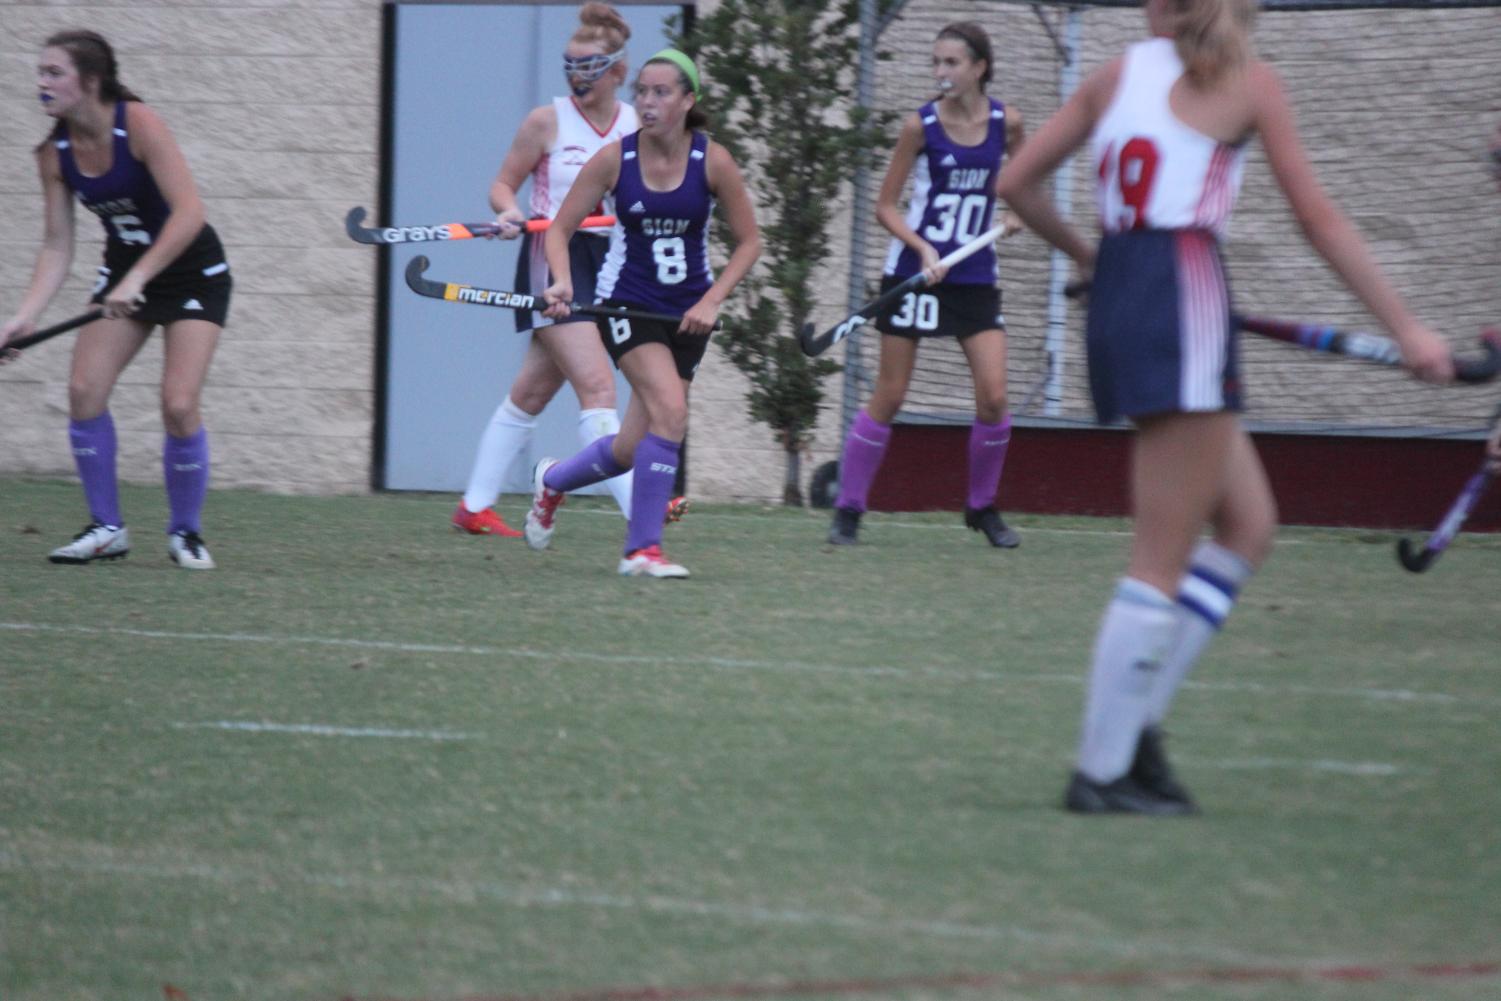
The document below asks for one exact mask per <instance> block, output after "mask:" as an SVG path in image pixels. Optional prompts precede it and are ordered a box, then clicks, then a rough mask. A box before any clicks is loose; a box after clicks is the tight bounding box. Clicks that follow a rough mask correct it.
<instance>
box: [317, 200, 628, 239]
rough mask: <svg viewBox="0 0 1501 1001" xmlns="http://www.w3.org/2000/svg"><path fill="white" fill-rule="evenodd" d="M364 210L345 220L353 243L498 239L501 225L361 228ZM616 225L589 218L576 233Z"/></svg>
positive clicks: (540, 222)
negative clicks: (486, 237) (477, 238)
mask: <svg viewBox="0 0 1501 1001" xmlns="http://www.w3.org/2000/svg"><path fill="white" fill-rule="evenodd" d="M364 221H365V210H364V209H363V208H361V207H359V206H356V207H354V208H352V209H350V210H349V214H348V215H346V216H345V217H344V231H345V232H346V233H348V234H349V238H350V239H351V240H353V241H355V242H356V243H370V244H381V243H431V242H432V241H434V240H473V239H475V238H476V237H481V236H499V235H500V223H498V222H495V221H494V220H493V219H492V220H491V221H490V222H440V223H437V224H436V225H433V226H376V227H373V228H372V227H369V226H362V225H360V224H361V223H362V222H364ZM551 225H552V220H551V219H528V220H527V221H526V222H524V223H522V224H521V228H522V229H523V230H525V231H526V232H528V233H542V232H545V231H546V230H547V228H548V227H549V226H551ZM614 225H615V217H614V216H612V215H592V216H589V217H588V218H587V219H585V220H584V221H583V222H581V223H579V229H609V228H610V227H611V226H614Z"/></svg>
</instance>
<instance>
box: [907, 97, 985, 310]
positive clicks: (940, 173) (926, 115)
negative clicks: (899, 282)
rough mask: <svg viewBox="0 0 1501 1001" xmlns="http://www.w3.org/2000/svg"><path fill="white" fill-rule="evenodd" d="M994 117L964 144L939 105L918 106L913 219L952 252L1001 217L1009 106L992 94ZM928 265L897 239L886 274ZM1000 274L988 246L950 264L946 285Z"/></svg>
mask: <svg viewBox="0 0 1501 1001" xmlns="http://www.w3.org/2000/svg"><path fill="white" fill-rule="evenodd" d="M989 100H990V123H989V126H988V127H987V128H986V130H985V138H984V139H983V140H982V141H981V142H980V143H979V145H976V146H961V145H959V144H958V143H956V142H954V141H953V140H952V139H950V138H949V135H948V133H947V132H945V131H943V123H942V122H940V121H939V120H938V106H937V105H936V104H935V103H933V102H929V103H927V104H925V105H923V106H922V107H921V108H920V109H918V112H917V115H918V118H920V119H921V120H922V131H923V148H922V149H921V150H920V151H919V152H918V154H917V163H916V165H915V167H914V169H913V173H912V200H911V201H910V202H909V203H908V204H907V225H908V226H910V227H912V230H913V231H914V232H916V233H917V235H918V236H920V237H922V238H923V239H924V240H927V241H928V242H929V243H930V244H932V245H933V249H934V250H936V251H938V256H939V257H947V256H948V255H949V254H951V253H953V252H954V251H956V250H958V249H959V248H960V247H962V246H964V245H965V244H966V243H970V242H971V241H973V240H974V239H975V238H976V237H978V236H980V235H982V234H983V233H984V232H985V231H986V230H988V229H990V228H991V226H992V225H993V223H992V222H991V220H992V219H994V218H995V179H996V175H997V174H998V173H1000V169H1001V157H1002V156H1003V155H1004V154H1005V152H1006V108H1005V105H1003V104H1001V102H1000V101H997V100H996V99H995V98H990V99H989ZM921 270H922V260H921V259H920V258H919V257H918V256H917V251H915V250H913V249H912V248H911V247H909V246H907V245H906V244H905V243H903V242H902V241H901V240H895V239H893V240H892V241H891V250H890V252H889V253H888V254H887V255H886V274H888V275H894V276H895V277H898V278H910V277H912V276H913V275H915V274H917V273H918V272H919V271H921ZM995 280H996V257H995V248H994V247H986V248H985V249H984V250H982V251H980V252H979V253H977V254H975V255H973V256H971V257H969V258H966V259H965V260H963V261H960V262H959V263H958V264H956V265H954V266H953V267H952V268H950V269H949V272H948V275H947V276H946V277H945V278H944V279H943V283H944V284H945V285H990V284H994V282H995Z"/></svg>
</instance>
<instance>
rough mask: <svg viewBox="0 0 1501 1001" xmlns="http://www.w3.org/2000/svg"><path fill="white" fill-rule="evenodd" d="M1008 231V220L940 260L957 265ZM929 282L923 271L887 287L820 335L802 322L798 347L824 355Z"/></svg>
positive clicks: (807, 353)
mask: <svg viewBox="0 0 1501 1001" xmlns="http://www.w3.org/2000/svg"><path fill="white" fill-rule="evenodd" d="M1005 232H1006V224H1005V223H1002V224H1001V225H999V226H995V227H993V228H991V229H988V230H986V231H985V232H984V233H981V234H980V235H979V236H977V237H975V238H974V239H973V240H971V241H970V242H968V243H966V244H965V245H964V246H962V247H960V248H959V249H958V250H956V251H954V252H953V253H951V254H949V256H947V257H945V258H943V259H942V260H940V261H939V262H938V263H939V264H941V265H943V266H944V267H945V268H952V267H953V266H954V265H955V264H958V263H959V262H960V261H962V260H964V259H965V258H968V257H973V256H974V255H975V254H978V253H979V252H980V251H982V250H984V249H985V248H986V247H988V246H990V245H991V244H992V243H994V242H995V241H996V240H998V239H999V238H1000V237H1001V236H1002V235H1003V234H1004V233H1005ZM927 284H928V279H927V277H926V276H925V275H924V274H923V272H921V271H919V272H918V273H917V274H915V275H913V276H912V277H911V278H908V279H907V280H906V281H904V282H902V283H901V284H900V285H897V286H896V287H894V288H890V289H887V290H886V292H885V293H883V294H882V295H880V296H878V297H877V298H875V299H872V300H871V301H870V302H867V303H866V304H865V305H863V306H861V307H860V308H859V309H857V310H855V312H854V313H852V314H850V315H849V316H847V317H845V318H844V319H843V320H841V321H839V322H838V323H836V324H834V326H832V327H830V328H829V329H828V330H825V331H824V332H823V333H821V334H814V333H813V324H811V323H805V324H804V325H803V329H802V330H800V331H798V334H797V343H798V346H799V347H801V348H802V349H803V354H805V355H807V356H808V357H809V358H816V357H818V356H819V355H821V354H823V353H824V352H825V351H827V350H829V348H831V347H833V346H834V345H836V344H838V343H839V342H840V341H842V340H844V339H845V338H846V337H848V336H849V335H850V334H852V333H853V332H854V331H855V330H857V329H858V328H860V327H861V326H863V325H864V324H865V322H866V321H867V320H869V319H870V318H871V317H872V316H874V315H876V314H877V313H879V312H880V311H881V310H882V308H884V307H885V306H888V305H890V304H891V303H893V302H895V301H896V300H898V299H900V298H901V297H902V296H904V295H906V294H907V293H908V292H913V291H916V290H917V289H920V288H923V287H924V286H926V285H927Z"/></svg>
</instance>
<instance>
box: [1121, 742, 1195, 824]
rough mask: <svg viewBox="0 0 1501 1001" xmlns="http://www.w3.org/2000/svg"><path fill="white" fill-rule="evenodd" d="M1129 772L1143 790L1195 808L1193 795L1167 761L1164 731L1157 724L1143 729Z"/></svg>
mask: <svg viewBox="0 0 1501 1001" xmlns="http://www.w3.org/2000/svg"><path fill="white" fill-rule="evenodd" d="M1126 774H1127V775H1129V776H1130V777H1131V780H1132V781H1133V782H1135V783H1136V784H1137V785H1139V786H1141V787H1142V788H1143V789H1146V790H1148V791H1149V792H1153V793H1156V794H1157V795H1158V796H1160V797H1162V798H1163V799H1167V800H1172V801H1173V802H1174V803H1182V804H1183V805H1184V806H1187V807H1189V808H1190V809H1194V801H1193V797H1192V796H1190V795H1189V794H1188V790H1187V789H1185V788H1183V783H1181V782H1179V781H1178V779H1177V776H1175V775H1174V774H1173V766H1172V765H1170V764H1168V762H1167V754H1166V752H1164V751H1163V749H1162V731H1161V730H1159V729H1158V728H1157V727H1155V726H1149V727H1147V728H1146V729H1145V730H1143V731H1141V736H1140V737H1138V738H1137V740H1136V757H1134V758H1132V759H1131V770H1130V771H1129V772H1127V773H1126Z"/></svg>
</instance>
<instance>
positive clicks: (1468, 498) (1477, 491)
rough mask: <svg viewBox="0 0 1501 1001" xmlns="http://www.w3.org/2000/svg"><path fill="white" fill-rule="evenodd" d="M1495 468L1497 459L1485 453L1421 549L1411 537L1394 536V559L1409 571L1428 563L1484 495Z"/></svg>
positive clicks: (1500, 466) (1425, 568)
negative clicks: (1476, 468)
mask: <svg viewBox="0 0 1501 1001" xmlns="http://www.w3.org/2000/svg"><path fill="white" fill-rule="evenodd" d="M1498 468H1501V462H1498V461H1497V460H1495V459H1492V458H1490V457H1489V456H1487V457H1486V459H1485V461H1484V462H1483V463H1481V465H1480V469H1479V470H1478V471H1477V472H1476V473H1475V475H1474V476H1471V477H1470V479H1469V481H1468V482H1466V483H1465V485H1464V489H1463V490H1461V491H1460V492H1459V496H1458V497H1456V498H1454V503H1453V504H1452V505H1450V507H1449V510H1448V511H1447V512H1446V513H1445V514H1444V520H1443V521H1441V522H1439V523H1438V527H1437V528H1435V529H1434V530H1433V534H1431V535H1429V536H1428V541H1427V542H1425V543H1423V548H1422V549H1418V548H1417V547H1416V546H1414V545H1413V544H1412V540H1411V539H1406V538H1403V539H1398V540H1397V561H1398V562H1400V563H1401V564H1402V566H1403V567H1405V568H1406V569H1408V570H1411V571H1412V572H1413V573H1422V572H1423V571H1424V570H1427V569H1428V568H1429V567H1430V566H1432V565H1433V561H1434V560H1436V559H1438V558H1439V556H1440V555H1441V554H1442V553H1443V551H1444V550H1445V549H1448V548H1449V543H1451V542H1453V541H1454V537H1455V536H1456V535H1458V534H1459V530H1460V528H1461V527H1462V526H1463V525H1464V523H1465V519H1467V518H1469V516H1470V514H1471V512H1473V511H1474V510H1475V507H1476V505H1478V504H1479V503H1480V498H1481V497H1483V496H1485V490H1486V488H1487V487H1489V486H1490V485H1491V480H1493V479H1495V478H1496V472H1497V470H1498Z"/></svg>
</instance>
